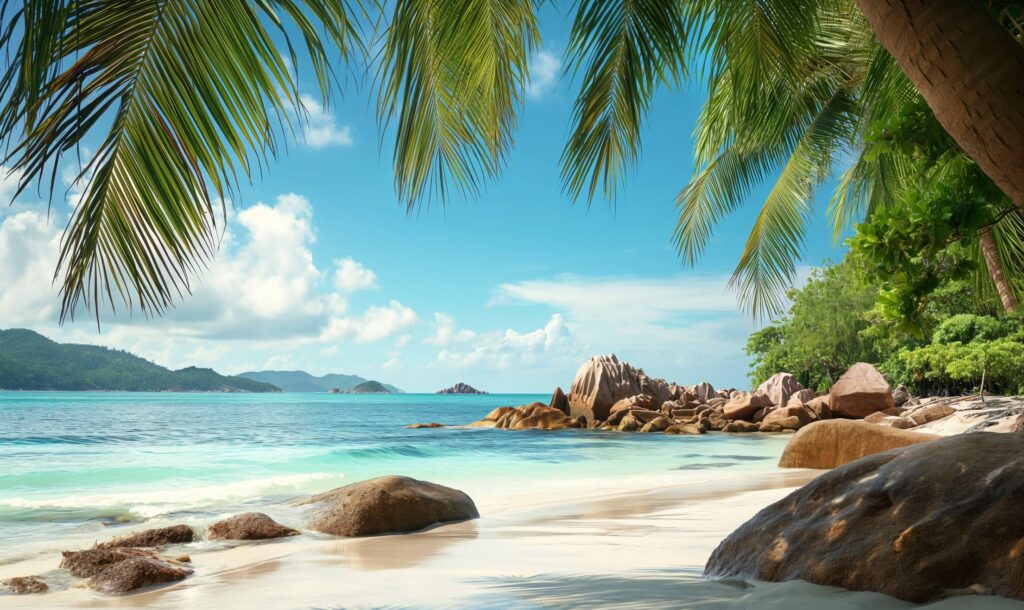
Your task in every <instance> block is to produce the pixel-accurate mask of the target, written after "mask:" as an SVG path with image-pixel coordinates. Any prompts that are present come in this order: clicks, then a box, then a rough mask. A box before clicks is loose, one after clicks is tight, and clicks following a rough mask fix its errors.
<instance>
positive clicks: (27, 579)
mask: <svg viewBox="0 0 1024 610" xmlns="http://www.w3.org/2000/svg"><path fill="white" fill-rule="evenodd" d="M3 584H4V585H6V586H7V589H8V590H9V591H10V592H11V593H14V594H15V595H28V594H31V593H46V592H47V591H49V590H50V585H48V584H46V581H44V580H43V579H42V578H40V577H38V576H15V577H14V578H12V579H10V580H5V581H4V582H3Z"/></svg>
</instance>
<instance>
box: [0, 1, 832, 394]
mask: <svg viewBox="0 0 1024 610" xmlns="http://www.w3.org/2000/svg"><path fill="white" fill-rule="evenodd" d="M542 30H543V35H544V48H543V50H542V51H541V52H540V53H539V54H538V55H537V57H535V60H534V74H533V78H534V82H533V83H532V85H531V90H530V94H529V95H528V96H527V100H526V105H525V108H524V110H523V113H522V115H521V119H520V128H519V131H518V134H517V139H516V148H515V151H514V152H513V154H512V155H511V157H510V159H509V163H508V166H507V168H506V170H505V171H504V173H503V175H502V176H501V178H500V179H498V180H496V181H494V182H492V183H490V184H488V185H487V186H486V188H485V189H484V191H483V193H482V194H481V196H480V197H479V198H477V199H475V200H472V201H461V200H453V201H449V202H448V203H447V204H446V205H445V206H441V205H438V204H434V205H432V206H431V207H429V208H424V209H421V210H419V211H416V212H414V213H412V214H407V213H406V210H405V208H404V206H403V205H402V204H401V203H399V201H398V200H397V198H396V197H395V193H394V183H393V177H392V170H391V147H390V142H389V140H388V139H387V138H386V137H385V138H384V139H383V146H380V143H381V141H382V140H381V138H380V137H379V131H378V126H377V123H376V120H375V116H374V111H373V105H372V101H371V98H370V96H369V89H371V87H370V86H368V85H367V84H363V85H362V86H360V87H358V88H357V87H353V86H351V85H349V86H347V87H346V90H345V96H344V98H342V99H340V100H337V101H336V103H335V104H334V105H333V106H332V107H331V108H330V109H329V110H323V109H320V108H318V107H316V106H313V107H312V108H311V109H312V110H313V123H312V125H311V129H310V130H308V133H307V134H306V135H307V137H306V138H305V141H304V142H297V143H295V144H294V145H293V146H291V147H290V151H289V153H288V154H287V155H286V156H284V157H282V158H281V159H279V160H277V161H276V162H274V163H272V165H271V168H270V172H269V173H268V174H266V175H265V176H264V177H263V179H262V180H259V181H257V182H256V183H255V184H253V185H252V186H251V187H247V188H244V189H243V192H242V197H241V201H240V202H235V205H234V207H233V209H232V213H231V219H230V222H229V228H228V234H227V235H226V238H225V244H224V248H223V251H222V252H221V256H220V258H219V259H218V261H217V263H215V264H214V265H213V267H212V268H211V270H210V271H209V272H208V273H207V274H206V275H205V276H204V277H203V278H201V280H200V283H199V285H198V287H197V289H196V294H195V296H194V298H192V299H190V300H188V301H187V302H185V303H183V304H182V305H181V306H180V307H179V308H178V309H177V310H176V311H174V312H171V314H169V315H168V316H167V317H166V318H164V319H156V320H146V319H144V318H141V317H139V316H135V317H132V318H127V317H125V316H119V317H116V318H110V319H108V320H106V322H105V324H104V328H103V331H102V332H101V333H99V334H97V332H96V329H95V326H94V325H93V324H92V323H91V321H90V320H89V319H88V318H87V317H85V318H82V319H81V320H80V321H78V322H76V323H74V324H71V325H66V326H65V327H63V328H61V327H59V326H58V325H57V323H56V313H57V301H56V297H55V295H54V294H53V289H52V287H51V286H50V284H49V278H50V276H51V274H52V263H53V260H54V259H55V256H56V252H55V249H56V245H55V244H56V243H58V242H59V232H60V230H61V229H62V228H63V223H64V220H65V218H66V216H65V215H66V213H67V211H68V209H70V208H69V207H67V206H61V205H57V206H56V207H55V210H54V213H53V214H51V216H50V218H49V219H47V218H46V217H45V205H44V204H41V203H40V202H35V201H19V202H17V203H16V205H15V206H13V207H11V208H9V209H7V210H4V211H3V212H0V283H2V285H5V286H7V287H8V288H7V289H5V290H4V293H3V294H2V295H0V327H14V326H27V327H31V328H34V329H36V330H39V331H41V332H43V333H44V334H47V335H48V336H51V337H54V338H56V339H59V340H66V341H71V340H73V341H80V342H89V343H97V344H103V345H110V346H115V347H120V348H125V349H130V350H132V351H134V352H135V353H138V354H140V355H143V356H145V357H147V358H150V359H153V360H155V361H157V362H159V363H160V364H164V365H166V366H171V367H180V366H186V365H189V364H196V365H200V366H212V367H214V368H216V369H217V370H219V371H221V372H227V373H237V372H241V371H243V370H248V369H264V368H278V369H305V370H308V371H310V372H314V373H328V372H344V373H356V374H360V375H363V376H366V377H371V378H375V379H380V380H382V381H386V382H389V383H394V384H396V385H398V386H400V387H402V388H404V389H406V390H410V391H433V390H436V389H439V388H442V387H445V386H448V385H451V384H452V383H455V382H456V381H465V382H468V383H470V384H472V385H474V386H477V387H479V388H482V389H485V390H489V391H492V392H498V391H520V392H526V391H541V392H547V391H550V390H551V389H552V388H553V387H554V386H555V385H561V386H563V387H568V385H569V383H570V382H571V381H572V377H573V375H574V373H575V371H576V369H577V367H578V366H579V365H580V364H581V363H582V362H583V361H584V360H585V358H586V357H587V356H589V355H591V354H596V353H608V352H614V353H616V354H618V355H619V357H620V358H623V359H625V360H627V361H630V362H632V363H633V364H635V365H637V366H641V367H643V368H644V369H645V370H646V371H647V372H648V373H650V374H653V375H656V376H663V377H667V378H669V379H671V380H675V381H678V382H680V383H696V382H698V381H701V380H709V381H711V382H712V383H713V384H715V385H716V386H735V387H745V386H746V385H747V379H746V371H747V366H746V358H745V356H744V355H743V351H742V348H743V344H744V341H745V338H746V336H747V334H749V332H750V331H751V330H752V329H753V328H754V326H753V323H752V321H751V320H750V319H749V316H748V315H747V314H746V313H744V312H741V311H739V310H738V308H737V306H736V302H735V295H734V294H733V293H732V292H729V291H727V289H726V283H727V280H728V276H729V274H730V273H731V272H732V269H733V267H734V266H735V263H736V261H737V260H738V257H739V252H740V249H741V248H742V245H743V242H744V240H745V238H746V235H747V232H748V231H749V229H750V227H751V225H752V224H753V218H754V215H755V214H756V211H757V209H758V207H759V205H760V202H761V199H760V196H763V194H764V189H762V191H761V192H760V193H758V194H757V195H758V196H755V197H752V198H751V200H750V201H748V202H747V204H746V205H745V206H744V207H743V209H742V210H740V211H739V212H737V213H736V214H734V215H733V216H731V217H729V218H728V219H727V220H726V221H725V222H724V223H722V224H721V225H720V226H719V227H718V228H717V230H716V231H715V234H714V238H713V240H712V242H711V244H710V247H709V248H708V250H707V252H706V253H705V255H704V256H703V258H702V259H701V261H700V263H699V264H698V265H697V267H696V268H695V269H686V268H684V267H683V266H682V265H681V263H680V260H679V258H678V257H677V255H676V254H675V251H674V248H673V246H672V243H671V236H672V231H673V228H674V226H675V222H676V220H677V215H676V212H675V209H674V207H673V197H674V195H675V194H676V193H677V192H678V191H679V189H680V188H681V187H682V186H683V185H684V184H685V182H686V181H687V179H688V177H689V176H690V173H691V171H692V169H693V161H692V157H691V149H692V145H691V134H692V131H693V128H694V124H695V119H696V117H697V114H698V112H699V110H700V107H701V104H702V102H703V94H702V93H701V92H700V91H699V90H697V89H696V88H693V87H691V88H690V90H688V91H683V92H678V93H662V94H660V95H659V96H658V98H657V100H656V102H655V104H654V106H653V111H652V112H651V115H650V118H649V121H648V128H647V130H646V133H645V134H644V152H643V154H642V156H641V158H640V162H639V163H638V165H637V168H636V170H635V171H634V172H633V173H632V174H631V176H630V178H629V180H628V182H627V184H626V187H625V189H623V190H622V192H621V194H620V196H619V198H618V200H617V202H616V203H615V205H614V206H612V205H610V204H608V203H607V202H603V201H597V202H595V203H594V204H593V205H592V206H590V207H588V206H587V205H586V204H585V203H584V202H576V203H573V202H572V201H570V200H568V199H567V198H566V197H564V196H563V194H562V189H561V182H560V179H559V156H560V154H561V150H562V145H563V142H564V141H565V138H566V136H567V134H568V132H569V125H570V123H569V121H570V117H571V111H572V99H573V97H572V96H573V87H572V85H571V83H568V82H565V81H560V80H559V78H560V66H561V62H562V55H563V52H564V49H565V46H566V42H567V39H568V22H567V19H566V17H565V16H564V15H563V14H561V13H560V12H559V11H558V10H556V9H555V8H554V7H552V5H550V4H548V5H546V7H545V9H544V12H543V15H542ZM306 68H307V67H304V66H301V65H300V66H299V75H300V78H301V76H302V75H303V74H304V73H305V74H308V69H306ZM304 87H306V88H307V90H308V92H309V93H310V94H312V93H314V84H313V83H312V82H305V83H304ZM826 195H827V193H826ZM820 198H821V199H825V197H820ZM62 208H63V209H62ZM837 254H838V252H837V251H836V250H834V249H833V244H832V239H831V229H830V228H829V227H828V226H827V224H826V222H825V220H824V204H823V203H819V205H818V206H817V207H816V211H815V219H814V221H813V226H812V228H811V230H810V231H809V239H808V243H807V247H806V250H805V255H804V258H803V263H804V265H808V266H809V265H816V264H819V263H821V262H822V261H823V260H825V259H827V258H830V257H836V256H837ZM108 318H109V317H108Z"/></svg>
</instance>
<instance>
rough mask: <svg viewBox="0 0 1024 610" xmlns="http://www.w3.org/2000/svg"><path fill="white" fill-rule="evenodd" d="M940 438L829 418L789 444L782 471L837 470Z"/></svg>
mask: <svg viewBox="0 0 1024 610" xmlns="http://www.w3.org/2000/svg"><path fill="white" fill-rule="evenodd" d="M937 438H939V437H937V436H935V435H932V434H924V433H922V432H912V431H910V430H899V429H896V428H892V427H889V426H880V425H877V424H870V423H867V422H863V421H853V420H849V419H829V420H825V421H818V422H814V423H812V424H810V425H807V426H804V427H803V428H801V429H800V431H799V432H797V433H796V435H795V436H794V437H793V439H792V440H791V441H789V444H787V445H786V448H785V450H783V452H782V458H780V459H779V467H780V468H835V467H836V466H841V465H843V464H846V463H847V462H852V461H854V460H859V459H860V458H862V457H864V456H867V455H872V454H875V453H879V452H881V451H887V450H889V449H893V448H896V447H906V446H908V445H915V444H917V443H924V442H928V441H934V440H935V439H937Z"/></svg>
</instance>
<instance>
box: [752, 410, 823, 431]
mask: <svg viewBox="0 0 1024 610" xmlns="http://www.w3.org/2000/svg"><path fill="white" fill-rule="evenodd" d="M812 421H814V417H813V416H812V415H811V412H810V411H808V410H807V408H806V407H804V406H803V405H800V406H796V407H781V408H779V409H773V410H771V411H769V412H768V413H767V414H766V415H765V416H764V419H763V420H761V424H762V428H761V430H762V431H767V430H765V428H764V427H763V426H765V425H769V424H778V425H779V427H780V428H782V429H783V430H799V429H800V428H803V427H804V426H806V425H807V424H809V423H811V422H812Z"/></svg>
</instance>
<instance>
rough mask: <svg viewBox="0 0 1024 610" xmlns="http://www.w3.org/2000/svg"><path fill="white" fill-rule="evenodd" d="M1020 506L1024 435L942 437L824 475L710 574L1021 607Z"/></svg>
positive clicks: (736, 543) (760, 520) (744, 532)
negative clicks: (991, 600)
mask: <svg viewBox="0 0 1024 610" xmlns="http://www.w3.org/2000/svg"><path fill="white" fill-rule="evenodd" d="M818 425H820V424H813V425H811V426H809V427H807V428H805V430H810V429H812V428H814V427H815V426H818ZM1022 504H1024V436H1022V435H1019V434H998V433H988V432H979V433H973V434H962V435H956V436H952V437H947V438H942V439H939V440H936V441H933V442H931V443H928V444H925V445H914V446H910V447H904V448H899V449H893V450H890V451H885V452H882V453H877V454H875V455H871V456H869V457H866V458H864V459H860V460H857V461H855V462H851V463H849V464H846V465H845V466H841V467H839V468H836V469H835V470H832V471H830V472H827V473H824V474H822V475H821V476H819V477H817V478H816V479H814V480H813V481H811V482H810V483H808V484H807V485H805V486H804V487H802V488H800V489H798V490H796V491H795V492H793V493H791V494H790V495H789V496H787V497H785V498H783V499H782V500H780V501H778V502H776V503H775V504H772V505H771V506H769V507H767V508H765V509H764V510H762V511H761V512H759V513H758V514H757V515H756V516H754V518H753V519H751V520H750V521H748V522H746V523H745V524H743V525H742V526H740V528H739V529H737V530H736V531H735V532H733V533H732V534H730V535H729V537H727V538H726V539H725V540H724V541H723V542H722V543H721V544H720V545H719V546H718V548H717V549H715V551H714V553H712V555H711V558H710V559H709V560H708V563H707V567H706V568H705V574H706V575H707V576H709V577H741V578H754V579H758V580H767V581H785V580H805V581H808V582H812V583H817V584H821V585H828V586H836V587H843V588H846V589H852V590H860V591H877V592H879V593H884V594H886V595H891V596H893V597H897V598H900V599H904V600H907V601H910V602H916V603H923V602H929V601H933V600H937V599H940V598H943V597H945V596H947V595H950V594H955V593H957V592H963V591H966V590H971V591H976V592H984V593H989V594H993V595H1001V596H1005V597H1012V598H1017V599H1024V550H1022V547H1024V543H1022V541H1024V519H1021V518H1020V507H1021V505H1022Z"/></svg>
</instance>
